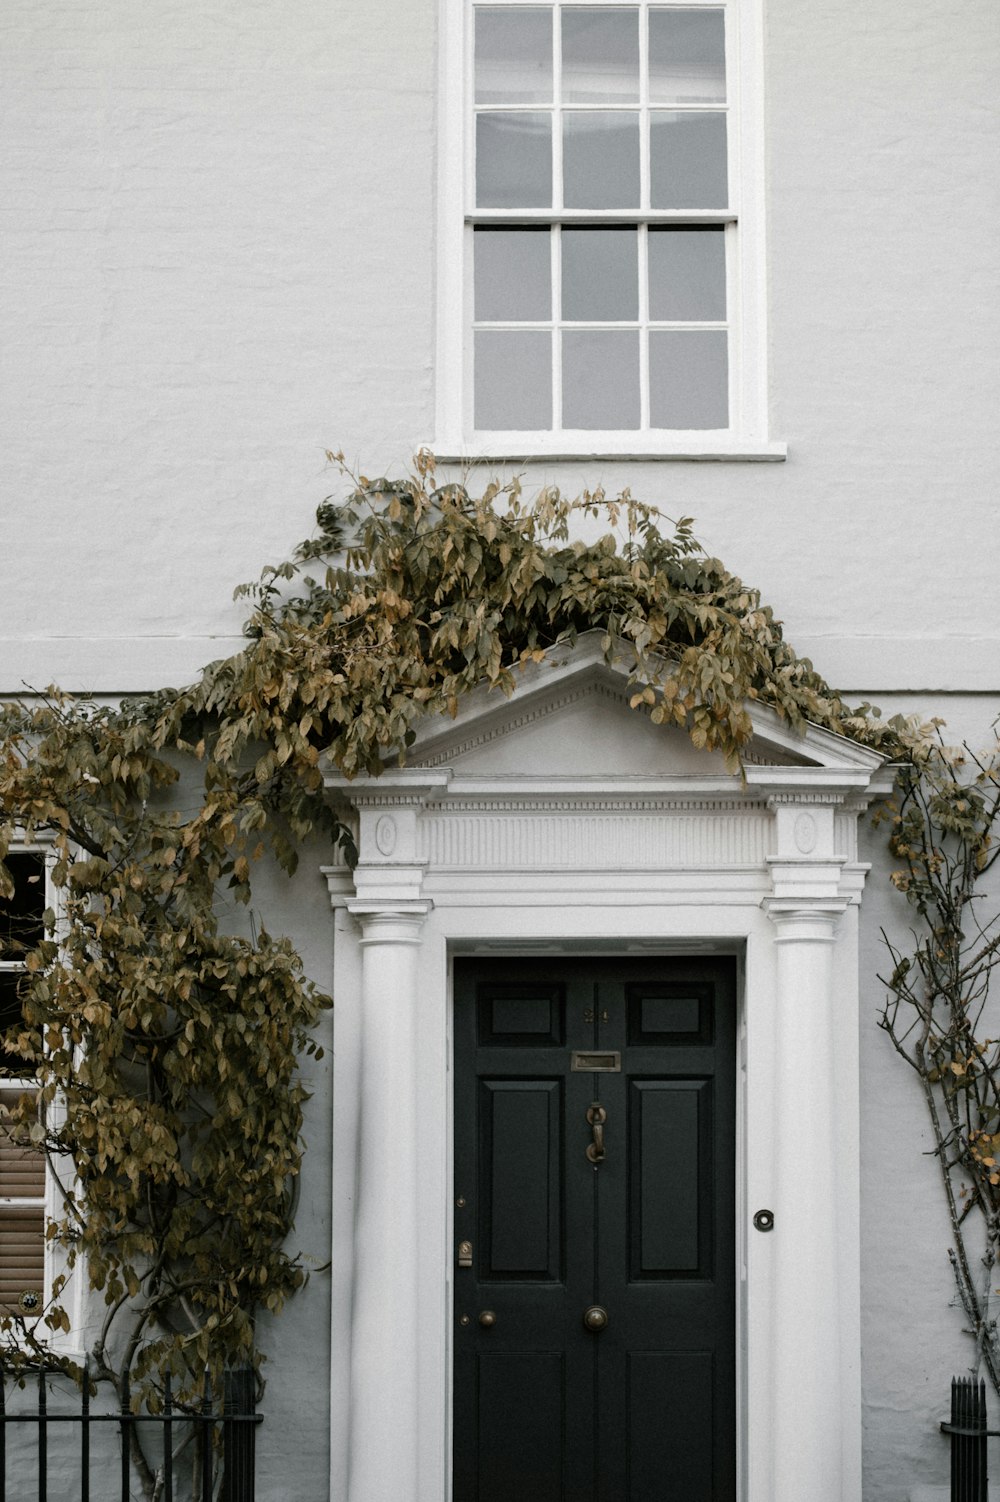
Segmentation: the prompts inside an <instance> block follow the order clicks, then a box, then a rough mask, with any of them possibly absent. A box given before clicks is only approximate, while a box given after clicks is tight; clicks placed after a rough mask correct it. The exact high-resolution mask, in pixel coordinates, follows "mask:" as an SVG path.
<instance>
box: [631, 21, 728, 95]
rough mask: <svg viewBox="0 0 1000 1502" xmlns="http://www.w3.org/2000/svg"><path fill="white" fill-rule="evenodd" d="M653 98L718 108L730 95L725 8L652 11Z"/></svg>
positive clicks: (650, 57) (651, 66)
mask: <svg viewBox="0 0 1000 1502" xmlns="http://www.w3.org/2000/svg"><path fill="white" fill-rule="evenodd" d="M649 97H650V99H651V100H653V102H654V103H659V102H661V101H662V102H663V103H669V104H675V103H676V104H715V103H716V102H717V101H719V100H722V99H725V97H726V31H725V19H724V17H723V14H722V11H721V10H651V11H650V13H649Z"/></svg>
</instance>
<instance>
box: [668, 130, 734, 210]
mask: <svg viewBox="0 0 1000 1502" xmlns="http://www.w3.org/2000/svg"><path fill="white" fill-rule="evenodd" d="M649 120H650V125H649V129H650V142H649V175H650V202H651V203H652V206H653V208H654V209H724V208H725V207H726V206H727V204H728V201H729V180H728V174H727V171H726V117H725V115H722V114H719V113H718V112H717V111H714V110H713V111H707V110H706V111H704V112H702V111H700V110H699V111H698V112H697V113H693V114H687V113H684V114H676V113H675V114H667V113H666V112H665V111H662V110H661V111H657V113H656V114H653V115H650V117H649Z"/></svg>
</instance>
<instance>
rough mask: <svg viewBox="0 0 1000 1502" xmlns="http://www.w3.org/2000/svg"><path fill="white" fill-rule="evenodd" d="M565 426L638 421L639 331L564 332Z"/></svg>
mask: <svg viewBox="0 0 1000 1502" xmlns="http://www.w3.org/2000/svg"><path fill="white" fill-rule="evenodd" d="M563 426H564V427H567V428H637V427H638V426H639V334H638V331H637V330H632V329H614V330H610V329H601V330H598V329H594V330H589V329H588V330H582V329H581V330H576V329H573V330H570V329H567V331H566V332H565V333H564V334H563Z"/></svg>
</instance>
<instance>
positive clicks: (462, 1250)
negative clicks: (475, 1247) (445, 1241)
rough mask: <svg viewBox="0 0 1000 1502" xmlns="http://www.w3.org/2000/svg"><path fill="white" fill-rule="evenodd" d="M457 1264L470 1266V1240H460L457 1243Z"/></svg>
mask: <svg viewBox="0 0 1000 1502" xmlns="http://www.w3.org/2000/svg"><path fill="white" fill-rule="evenodd" d="M458 1265H459V1267H471V1266H472V1242H471V1241H460V1242H459V1243H458Z"/></svg>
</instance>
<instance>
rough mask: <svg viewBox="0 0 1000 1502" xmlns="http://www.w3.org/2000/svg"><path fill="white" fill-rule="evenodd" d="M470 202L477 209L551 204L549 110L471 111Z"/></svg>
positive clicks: (533, 207)
mask: <svg viewBox="0 0 1000 1502" xmlns="http://www.w3.org/2000/svg"><path fill="white" fill-rule="evenodd" d="M476 202H477V203H478V205H479V207H480V208H482V209H512V208H513V209H545V208H548V207H549V206H550V205H551V203H552V116H551V115H549V114H535V113H534V111H528V112H525V113H523V114H516V115H515V114H485V115H477V116H476Z"/></svg>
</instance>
